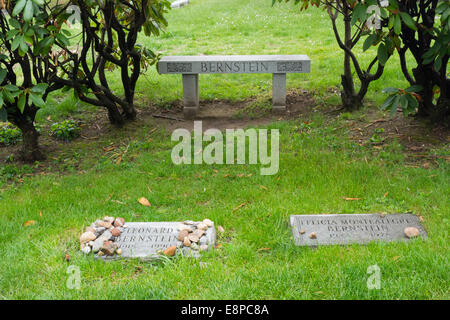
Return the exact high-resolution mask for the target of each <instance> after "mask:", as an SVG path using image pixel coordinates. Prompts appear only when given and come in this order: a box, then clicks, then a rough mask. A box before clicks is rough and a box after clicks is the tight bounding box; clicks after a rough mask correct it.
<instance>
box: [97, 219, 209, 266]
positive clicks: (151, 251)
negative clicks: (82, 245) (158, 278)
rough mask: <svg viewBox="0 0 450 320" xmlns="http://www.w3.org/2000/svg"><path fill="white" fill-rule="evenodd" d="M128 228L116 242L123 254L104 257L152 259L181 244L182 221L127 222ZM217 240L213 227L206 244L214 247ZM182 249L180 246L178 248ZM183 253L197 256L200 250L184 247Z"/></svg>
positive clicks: (207, 232) (207, 234) (105, 257)
mask: <svg viewBox="0 0 450 320" xmlns="http://www.w3.org/2000/svg"><path fill="white" fill-rule="evenodd" d="M125 224H126V225H127V228H125V229H124V231H123V232H122V234H121V235H120V236H119V237H118V238H117V239H116V243H117V245H118V247H119V248H120V249H122V254H121V255H120V256H113V257H107V256H103V257H102V258H104V259H117V258H140V259H143V260H152V259H156V258H158V257H159V254H158V251H164V249H166V248H168V247H170V246H177V247H180V246H181V241H179V240H178V239H177V237H178V233H179V230H178V229H179V227H180V226H181V225H182V222H127V223H125ZM215 242H216V230H215V228H214V226H213V227H211V228H208V230H207V231H206V244H207V245H208V246H209V248H211V247H214V245H215ZM178 250H180V248H178ZM182 250H183V253H184V254H187V255H192V256H197V255H198V252H197V251H195V252H194V250H191V249H190V248H186V247H184V248H182Z"/></svg>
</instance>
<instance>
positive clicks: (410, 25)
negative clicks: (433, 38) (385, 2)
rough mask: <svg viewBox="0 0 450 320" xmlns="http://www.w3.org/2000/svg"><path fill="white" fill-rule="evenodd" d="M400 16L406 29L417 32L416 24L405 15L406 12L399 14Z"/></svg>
mask: <svg viewBox="0 0 450 320" xmlns="http://www.w3.org/2000/svg"><path fill="white" fill-rule="evenodd" d="M400 16H401V17H402V20H403V22H404V23H405V24H406V26H407V27H408V28H410V29H412V30H414V31H417V27H416V23H415V22H414V20H413V19H412V18H411V16H410V15H409V14H407V13H406V12H400Z"/></svg>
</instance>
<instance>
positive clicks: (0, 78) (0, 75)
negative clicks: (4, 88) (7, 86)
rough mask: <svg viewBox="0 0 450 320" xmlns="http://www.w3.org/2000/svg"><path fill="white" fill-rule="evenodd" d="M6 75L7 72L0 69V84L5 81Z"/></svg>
mask: <svg viewBox="0 0 450 320" xmlns="http://www.w3.org/2000/svg"><path fill="white" fill-rule="evenodd" d="M7 73H8V72H7V71H6V70H5V69H0V84H1V83H2V82H3V80H5V77H6V75H7Z"/></svg>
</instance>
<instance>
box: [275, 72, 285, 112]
mask: <svg viewBox="0 0 450 320" xmlns="http://www.w3.org/2000/svg"><path fill="white" fill-rule="evenodd" d="M272 110H273V111H274V112H284V111H285V110H286V73H274V74H273V77H272Z"/></svg>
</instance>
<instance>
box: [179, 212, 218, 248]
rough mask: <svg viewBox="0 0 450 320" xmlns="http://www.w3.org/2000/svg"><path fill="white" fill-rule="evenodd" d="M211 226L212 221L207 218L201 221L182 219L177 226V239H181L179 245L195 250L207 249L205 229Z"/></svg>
mask: <svg viewBox="0 0 450 320" xmlns="http://www.w3.org/2000/svg"><path fill="white" fill-rule="evenodd" d="M212 226H214V223H213V222H212V221H211V220H209V219H205V220H203V221H202V222H194V221H184V222H183V223H182V224H181V226H180V227H179V228H178V229H179V233H178V240H179V241H181V247H188V248H191V249H192V250H195V251H204V250H207V249H208V244H207V238H206V231H207V230H208V228H211V227H212Z"/></svg>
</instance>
